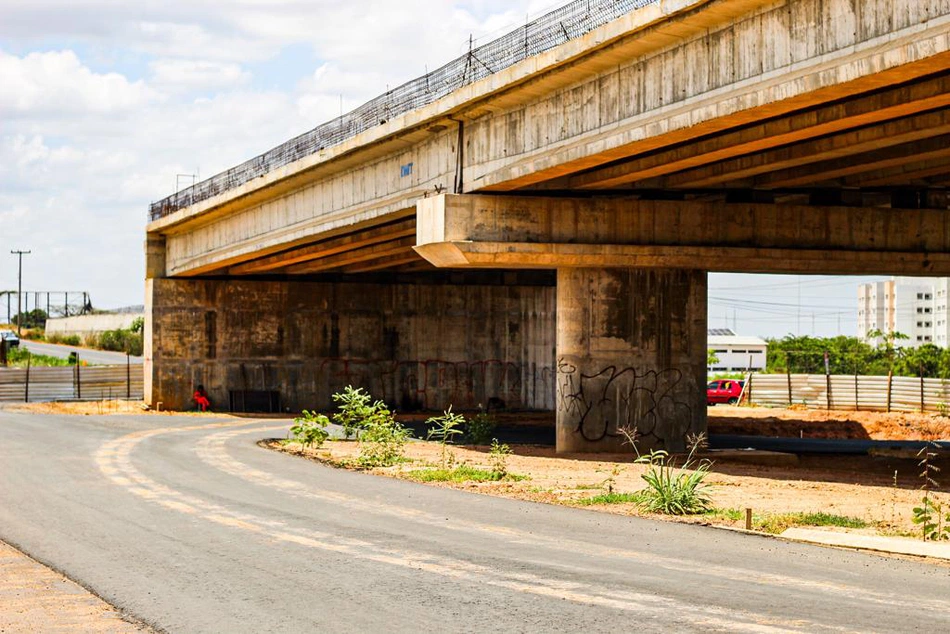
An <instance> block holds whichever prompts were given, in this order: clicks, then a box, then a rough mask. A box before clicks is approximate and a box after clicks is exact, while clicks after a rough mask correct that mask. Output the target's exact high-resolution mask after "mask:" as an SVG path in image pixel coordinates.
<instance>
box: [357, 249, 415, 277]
mask: <svg viewBox="0 0 950 634" xmlns="http://www.w3.org/2000/svg"><path fill="white" fill-rule="evenodd" d="M416 262H422V263H425V264H428V262H426V261H425V260H423V259H422V257H421V256H419V254H417V253H416V252H415V251H413V250H412V248H406V249H403V250H402V251H400V252H398V253H395V254H393V255H387V256H383V257H381V258H376V259H374V260H368V261H366V262H361V263H359V264H353V265H350V266H345V267H343V268H342V269H341V272H343V273H369V272H371V271H381V270H383V269H393V268H397V267H400V266H403V265H406V264H414V263H416ZM430 268H431V265H430Z"/></svg>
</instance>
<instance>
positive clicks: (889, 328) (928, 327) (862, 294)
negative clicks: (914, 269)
mask: <svg viewBox="0 0 950 634" xmlns="http://www.w3.org/2000/svg"><path fill="white" fill-rule="evenodd" d="M948 290H950V278H946V277H894V278H891V279H890V280H889V281H887V282H872V283H869V284H861V285H860V286H859V287H858V338H859V339H861V340H862V341H865V342H867V343H871V344H874V345H876V344H878V343H880V339H871V338H869V337H868V336H867V334H868V332H870V331H872V330H880V331H881V332H884V333H888V332H899V333H902V334H905V335H907V336H908V337H909V338H908V339H906V340H899V341H896V342H895V344H896V345H898V346H920V345H923V344H927V343H932V344H936V345H938V346H941V347H943V348H946V347H947V346H948V344H950V324H948V323H947V321H948V320H947V316H948V313H947V303H948Z"/></svg>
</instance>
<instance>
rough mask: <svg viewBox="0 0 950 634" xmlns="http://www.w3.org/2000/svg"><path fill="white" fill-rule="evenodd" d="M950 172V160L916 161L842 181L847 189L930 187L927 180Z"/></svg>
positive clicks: (846, 178)
mask: <svg viewBox="0 0 950 634" xmlns="http://www.w3.org/2000/svg"><path fill="white" fill-rule="evenodd" d="M948 172H950V158H943V159H937V160H923V161H914V162H912V163H905V164H904V165H898V166H895V167H892V168H884V169H875V170H871V171H868V172H863V173H861V174H856V175H854V176H846V177H844V178H843V179H841V180H842V183H843V185H844V186H845V187H881V186H905V187H906V186H911V187H913V186H916V185H923V186H927V185H929V184H930V183H929V181H928V180H926V179H930V178H933V177H935V176H940V175H941V174H946V173H948Z"/></svg>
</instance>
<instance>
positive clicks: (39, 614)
mask: <svg viewBox="0 0 950 634" xmlns="http://www.w3.org/2000/svg"><path fill="white" fill-rule="evenodd" d="M148 631H149V630H148V629H147V628H145V627H144V626H141V625H137V624H133V623H130V622H128V621H125V620H123V618H122V615H121V614H119V612H117V611H116V610H115V608H113V607H112V606H110V605H109V604H107V603H105V602H104V601H103V600H102V599H99V598H98V597H96V596H94V595H93V594H91V593H89V592H88V591H86V590H85V589H83V588H82V587H80V586H78V585H77V584H75V583H73V582H72V581H70V580H69V579H66V578H65V577H63V576H62V575H60V574H58V573H56V572H53V571H52V570H50V569H49V568H47V567H46V566H44V565H42V564H40V563H37V562H36V561H34V560H32V559H30V558H29V557H27V556H26V555H24V554H23V553H21V552H19V551H18V550H16V549H14V548H12V547H10V546H9V545H7V544H5V543H3V542H0V632H3V633H4V634H8V633H12V632H95V633H100V632H101V633H110V634H111V633H113V632H115V633H124V632H148Z"/></svg>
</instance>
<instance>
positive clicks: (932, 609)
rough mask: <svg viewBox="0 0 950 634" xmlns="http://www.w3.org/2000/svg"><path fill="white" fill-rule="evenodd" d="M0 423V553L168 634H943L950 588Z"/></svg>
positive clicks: (187, 435) (170, 443) (938, 573)
mask: <svg viewBox="0 0 950 634" xmlns="http://www.w3.org/2000/svg"><path fill="white" fill-rule="evenodd" d="M285 431H286V424H285V423H280V422H276V421H268V422H260V421H249V420H234V419H220V418H219V419H209V418H195V417H180V418H178V417H176V418H173V417H165V416H113V417H95V416H86V417H66V416H46V415H35V414H26V413H16V412H11V411H8V410H7V411H4V410H0V538H2V539H4V540H7V541H10V542H11V543H13V544H14V545H16V546H18V547H20V548H21V549H23V550H25V551H26V552H28V553H29V554H31V555H33V556H34V557H36V558H38V559H40V560H42V561H44V562H48V563H50V564H51V565H53V566H54V567H56V568H58V569H60V570H62V571H64V572H65V573H66V574H68V575H69V576H71V577H72V578H74V579H76V580H78V581H80V582H81V583H82V584H84V585H86V586H87V587H89V588H91V589H92V590H94V591H95V592H97V593H98V594H100V595H101V596H103V597H104V598H105V599H107V600H108V601H110V602H112V603H113V604H115V605H116V606H118V607H119V608H121V609H123V610H126V611H128V612H129V613H131V614H132V615H134V616H137V617H139V618H141V619H143V620H145V621H146V622H148V623H150V624H152V625H153V626H155V627H156V628H158V629H162V630H166V631H169V632H263V631H268V632H301V631H332V632H377V631H386V632H420V631H438V632H463V631H503V632H549V631H550V632H553V631H562V632H617V631H632V630H637V631H647V632H652V631H667V632H669V631H729V632H736V631H738V632H778V631H801V632H820V631H825V630H847V631H864V632H869V631H891V632H906V631H911V630H914V629H918V628H919V629H922V630H923V629H926V630H929V631H950V593H948V590H950V570H948V568H946V567H940V566H935V565H933V566H932V565H926V564H922V563H918V562H912V561H904V560H897V559H886V558H882V557H878V556H873V555H867V554H860V553H853V552H847V551H839V550H832V549H825V548H819V547H810V546H805V545H797V544H790V543H785V542H781V541H778V540H772V539H766V538H761V537H755V536H746V535H741V534H737V533H732V532H727V531H722V530H715V529H711V528H705V527H700V526H688V525H679V524H671V523H665V522H657V521H648V520H641V519H636V518H629V517H622V516H614V515H606V514H599V513H594V512H588V511H583V510H577V509H569V508H563V507H555V506H545V505H538V504H530V503H525V502H520V501H515V500H507V499H498V498H490V497H486V496H478V495H473V494H467V493H461V492H457V491H452V490H447V489H439V488H434V487H427V486H424V485H417V484H413V483H408V482H404V481H399V480H393V479H388V478H380V477H374V476H369V475H365V474H359V473H351V472H347V471H340V470H334V469H331V468H327V467H324V466H322V465H319V464H316V463H312V462H309V461H306V460H303V459H300V458H295V457H291V456H286V455H282V454H278V453H274V452H270V451H267V450H264V449H261V448H259V447H257V446H256V445H255V442H256V441H257V440H258V439H260V438H262V437H266V436H282V435H283V434H284V433H285Z"/></svg>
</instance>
